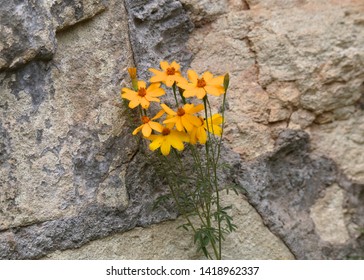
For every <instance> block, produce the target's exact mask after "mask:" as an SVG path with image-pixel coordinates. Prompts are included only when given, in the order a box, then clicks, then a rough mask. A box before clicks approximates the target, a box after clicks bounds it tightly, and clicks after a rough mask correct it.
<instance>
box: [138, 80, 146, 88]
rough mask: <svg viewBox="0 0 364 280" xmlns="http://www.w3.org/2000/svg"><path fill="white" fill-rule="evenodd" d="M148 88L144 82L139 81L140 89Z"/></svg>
mask: <svg viewBox="0 0 364 280" xmlns="http://www.w3.org/2000/svg"><path fill="white" fill-rule="evenodd" d="M146 87H147V85H146V83H145V82H144V81H138V89H140V88H146Z"/></svg>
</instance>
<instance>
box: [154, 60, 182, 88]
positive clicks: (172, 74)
mask: <svg viewBox="0 0 364 280" xmlns="http://www.w3.org/2000/svg"><path fill="white" fill-rule="evenodd" d="M160 66H161V68H162V70H163V71H159V70H157V69H154V68H149V71H150V72H152V73H153V74H154V75H155V76H153V77H152V78H150V82H151V83H156V82H162V83H164V84H165V85H166V86H167V87H171V86H172V85H173V84H174V83H175V82H178V81H179V80H180V79H181V78H182V76H181V72H180V68H181V66H180V65H179V64H178V63H177V62H175V61H173V62H172V63H171V64H169V63H168V62H167V61H161V63H160Z"/></svg>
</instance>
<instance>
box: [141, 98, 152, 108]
mask: <svg viewBox="0 0 364 280" xmlns="http://www.w3.org/2000/svg"><path fill="white" fill-rule="evenodd" d="M149 104H150V103H149V101H148V100H147V99H146V98H141V101H140V105H141V106H142V107H143V108H144V109H148V108H149Z"/></svg>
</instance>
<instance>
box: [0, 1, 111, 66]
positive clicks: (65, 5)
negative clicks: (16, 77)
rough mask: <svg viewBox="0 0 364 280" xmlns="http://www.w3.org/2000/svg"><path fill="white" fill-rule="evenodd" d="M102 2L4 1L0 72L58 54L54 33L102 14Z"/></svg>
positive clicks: (0, 26) (1, 25)
mask: <svg viewBox="0 0 364 280" xmlns="http://www.w3.org/2000/svg"><path fill="white" fill-rule="evenodd" d="M104 9H105V4H104V3H103V1H101V0H67V1H60V0H37V1H34V0H32V1H5V3H2V5H1V7H0V19H1V24H0V39H1V40H0V42H1V43H0V71H1V70H4V69H6V68H16V67H19V66H21V65H23V64H25V63H28V62H29V61H31V60H33V59H39V60H45V61H48V60H50V59H51V58H52V57H53V55H54V54H55V51H56V48H57V42H56V38H55V31H56V30H61V29H63V28H66V27H69V26H72V25H74V24H75V23H77V22H80V21H83V20H85V19H88V18H91V17H93V16H94V15H95V14H97V13H99V12H101V11H103V10H104Z"/></svg>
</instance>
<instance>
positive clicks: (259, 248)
mask: <svg viewBox="0 0 364 280" xmlns="http://www.w3.org/2000/svg"><path fill="white" fill-rule="evenodd" d="M221 195H222V201H223V203H224V205H232V206H233V209H232V211H231V215H232V216H233V217H234V223H235V224H237V225H238V230H237V231H236V232H234V233H232V234H230V235H228V236H227V239H226V242H225V243H224V245H225V246H224V252H223V254H224V255H223V259H232V260H234V259H293V258H294V257H293V255H292V254H291V253H290V251H289V250H288V249H287V247H285V246H284V245H283V244H282V243H281V242H280V240H279V239H278V238H277V237H276V236H274V235H273V234H272V233H271V232H270V231H269V230H268V229H267V228H266V227H265V226H264V225H263V223H262V222H261V219H260V217H259V215H258V214H257V213H256V211H255V209H254V208H253V207H252V206H251V205H250V204H249V203H248V202H247V201H246V199H244V197H243V196H242V195H239V196H237V195H236V194H235V193H233V192H230V193H229V194H228V195H226V192H225V191H224V192H223V193H222V194H221ZM182 223H184V220H183V218H182V217H180V218H178V219H177V220H175V221H168V222H163V223H161V224H158V225H152V226H150V227H146V228H135V229H133V230H131V231H128V232H125V233H118V234H115V235H112V236H109V237H106V238H104V239H100V240H97V241H93V242H90V243H88V244H86V245H85V246H83V247H81V248H80V249H77V250H66V251H57V252H54V253H52V254H50V255H48V256H47V257H46V259H73V260H74V259H108V260H109V259H144V260H145V259H148V260H149V259H178V260H181V259H203V258H204V257H203V255H201V253H197V252H196V248H195V246H194V244H193V239H192V235H190V234H186V232H185V231H181V229H180V228H177V227H178V226H179V225H180V224H182Z"/></svg>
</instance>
